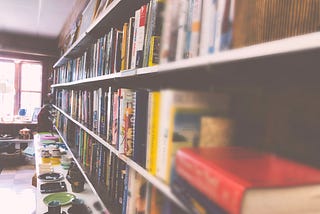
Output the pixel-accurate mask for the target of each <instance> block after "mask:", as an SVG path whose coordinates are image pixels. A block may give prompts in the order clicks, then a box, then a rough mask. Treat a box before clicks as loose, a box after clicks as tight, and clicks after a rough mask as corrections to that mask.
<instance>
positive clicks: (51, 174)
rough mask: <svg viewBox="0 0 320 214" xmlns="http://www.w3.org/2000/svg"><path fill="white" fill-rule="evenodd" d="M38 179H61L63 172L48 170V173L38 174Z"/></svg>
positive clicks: (51, 180)
mask: <svg viewBox="0 0 320 214" xmlns="http://www.w3.org/2000/svg"><path fill="white" fill-rule="evenodd" d="M38 179H39V180H40V181H44V182H54V181H59V180H61V179H63V174H62V173H56V172H49V173H44V174H41V175H39V176H38Z"/></svg>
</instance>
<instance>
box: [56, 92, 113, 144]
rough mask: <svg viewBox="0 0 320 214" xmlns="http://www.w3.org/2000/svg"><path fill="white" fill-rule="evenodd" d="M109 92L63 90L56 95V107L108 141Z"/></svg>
mask: <svg viewBox="0 0 320 214" xmlns="http://www.w3.org/2000/svg"><path fill="white" fill-rule="evenodd" d="M109 97H110V96H109V95H108V91H107V90H103V89H102V88H99V89H97V90H92V91H89V90H79V91H76V90H61V91H58V92H57V93H56V105H57V106H58V107H60V108H61V109H62V110H63V111H64V112H66V113H67V114H69V115H70V116H71V117H72V118H74V119H76V120H77V121H79V122H80V123H82V124H83V125H84V126H86V127H87V128H88V129H90V130H92V131H93V132H94V133H96V134H98V135H99V136H101V137H102V138H103V139H107V128H106V125H107V121H106V120H107V118H108V117H107V113H108V112H107V105H108V104H109V102H110V100H108V98H109Z"/></svg>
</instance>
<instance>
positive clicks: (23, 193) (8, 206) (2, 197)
mask: <svg viewBox="0 0 320 214" xmlns="http://www.w3.org/2000/svg"><path fill="white" fill-rule="evenodd" d="M34 173H35V167H34V165H30V164H27V165H19V166H4V169H3V170H2V171H1V173H0V209H1V211H0V213H8V214H9V213H10V214H34V213H35V209H36V195H35V194H36V188H35V187H34V186H32V184H31V182H32V177H33V175H34Z"/></svg>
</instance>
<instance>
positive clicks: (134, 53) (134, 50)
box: [131, 9, 140, 69]
mask: <svg viewBox="0 0 320 214" xmlns="http://www.w3.org/2000/svg"><path fill="white" fill-rule="evenodd" d="M134 19H135V22H134V33H133V40H132V52H131V56H132V57H131V69H132V68H136V59H137V31H138V28H139V20H140V9H138V10H136V12H135V18H134Z"/></svg>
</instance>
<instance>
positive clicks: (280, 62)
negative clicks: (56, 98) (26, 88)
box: [52, 33, 320, 88]
mask: <svg viewBox="0 0 320 214" xmlns="http://www.w3.org/2000/svg"><path fill="white" fill-rule="evenodd" d="M319 52H320V33H310V34H306V35H301V36H296V37H290V38H286V39H281V40H276V41H272V42H266V43H262V44H257V45H252V46H248V47H243V48H238V49H232V50H227V51H223V52H219V53H216V54H212V55H207V56H200V57H195V58H191V59H183V60H179V61H175V62H169V63H166V64H161V65H157V66H152V67H145V68H138V69H131V70H125V71H121V72H119V73H115V74H110V75H104V76H99V77H94V78H88V79H85V80H77V81H73V82H69V83H61V84H55V85H53V86H52V87H54V88H59V87H76V86H77V85H83V84H94V83H96V82H103V81H105V82H107V83H108V84H111V85H112V84H121V82H125V83H126V84H128V83H130V85H134V86H139V85H144V84H150V85H146V87H149V86H150V87H152V86H155V87H164V86H166V85H168V86H169V87H170V86H173V87H174V84H177V83H178V84H179V83H183V82H186V84H187V83H192V84H201V86H203V85H208V84H211V81H212V80H215V79H216V80H217V81H219V78H221V76H223V77H224V76H226V77H227V78H225V77H224V78H222V79H224V80H228V78H229V79H232V78H235V77H236V76H237V77H238V78H239V77H240V78H241V76H243V75H245V76H247V77H248V78H251V79H254V78H258V79H259V78H261V80H260V81H261V82H262V80H264V79H263V78H265V77H267V79H269V80H270V79H272V78H273V77H274V76H275V77H277V78H278V76H280V77H281V76H282V77H281V78H279V79H285V77H286V75H291V74H293V75H295V76H299V77H298V78H296V79H300V77H302V78H308V75H307V74H313V75H316V74H317V73H318V71H316V70H315V68H319V66H320V60H314V59H315V58H319ZM299 59H300V60H299ZM304 66H308V67H309V69H308V71H301V70H303V67H304ZM248 68H250V69H248ZM311 68H312V69H311ZM315 72H316V73H315ZM231 74H232V75H231ZM259 76H261V77H259ZM171 79H172V80H171ZM310 79H313V78H310ZM128 80H130V81H128ZM170 80H171V82H170Z"/></svg>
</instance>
